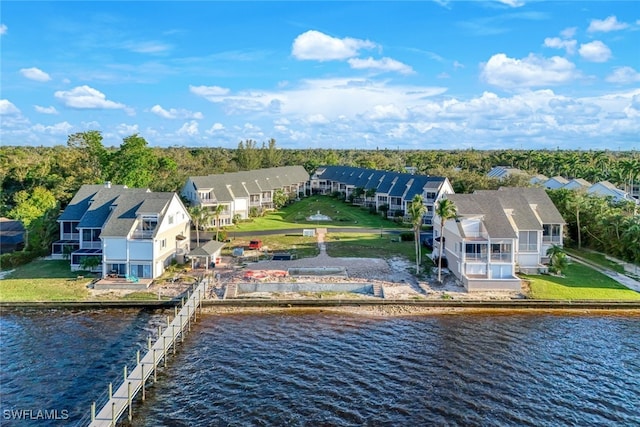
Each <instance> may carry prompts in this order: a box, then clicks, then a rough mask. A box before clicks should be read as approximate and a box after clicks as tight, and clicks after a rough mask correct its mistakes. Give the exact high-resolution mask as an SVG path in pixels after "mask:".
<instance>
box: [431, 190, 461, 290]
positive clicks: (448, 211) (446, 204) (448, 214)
mask: <svg viewBox="0 0 640 427" xmlns="http://www.w3.org/2000/svg"><path fill="white" fill-rule="evenodd" d="M435 214H436V215H437V216H438V217H439V218H440V249H439V250H438V282H442V252H444V236H443V235H442V233H443V231H444V224H445V222H447V220H450V219H454V218H455V217H456V216H457V215H458V212H457V208H456V205H455V204H454V203H453V202H452V201H451V200H449V199H440V201H439V202H438V204H437V205H436V209H435Z"/></svg>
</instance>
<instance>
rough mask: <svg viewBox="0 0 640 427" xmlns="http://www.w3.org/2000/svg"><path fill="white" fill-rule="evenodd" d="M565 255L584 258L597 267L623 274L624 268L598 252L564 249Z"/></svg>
mask: <svg viewBox="0 0 640 427" xmlns="http://www.w3.org/2000/svg"><path fill="white" fill-rule="evenodd" d="M564 250H565V252H566V253H567V255H575V256H577V257H580V258H584V259H586V260H587V261H590V262H592V263H594V264H596V265H599V266H601V267H604V268H608V269H609V270H613V271H616V272H618V273H621V274H624V267H623V266H622V265H620V264H618V263H617V262H614V261H611V260H610V259H608V258H607V257H606V256H605V255H604V254H601V253H599V252H593V251H590V250H584V249H583V250H578V249H574V248H567V247H565V248H564Z"/></svg>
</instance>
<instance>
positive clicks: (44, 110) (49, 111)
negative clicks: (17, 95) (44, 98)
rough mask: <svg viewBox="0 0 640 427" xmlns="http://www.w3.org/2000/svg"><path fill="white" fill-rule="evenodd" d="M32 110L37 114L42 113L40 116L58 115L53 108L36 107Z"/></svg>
mask: <svg viewBox="0 0 640 427" xmlns="http://www.w3.org/2000/svg"><path fill="white" fill-rule="evenodd" d="M34 108H35V110H36V111H37V112H38V113H42V114H58V110H56V107H54V106H50V107H41V106H40V105H36V106H35V107H34Z"/></svg>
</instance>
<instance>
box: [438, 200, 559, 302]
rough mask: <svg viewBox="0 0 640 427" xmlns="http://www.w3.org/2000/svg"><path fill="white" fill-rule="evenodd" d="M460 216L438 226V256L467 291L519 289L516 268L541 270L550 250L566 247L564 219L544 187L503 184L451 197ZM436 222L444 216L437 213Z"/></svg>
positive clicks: (543, 269) (521, 270)
mask: <svg viewBox="0 0 640 427" xmlns="http://www.w3.org/2000/svg"><path fill="white" fill-rule="evenodd" d="M446 198H447V199H449V200H451V201H452V202H453V204H454V205H455V207H456V211H457V216H456V218H455V219H450V220H447V221H446V222H445V226H444V230H443V232H442V236H440V227H434V237H435V238H434V250H433V254H432V256H433V257H434V260H435V259H437V257H438V254H439V253H440V251H442V256H443V258H445V259H446V261H447V266H448V268H449V270H450V271H451V272H452V273H453V274H454V275H455V276H456V277H457V278H458V279H459V280H460V281H461V282H462V284H463V285H464V286H465V288H466V289H467V291H475V290H514V291H519V290H520V287H521V281H520V279H519V278H518V277H517V276H516V273H517V272H522V273H538V272H541V271H546V270H547V269H548V266H547V265H545V264H546V263H548V261H549V260H548V257H547V250H548V249H549V248H550V247H552V246H553V245H558V246H562V242H563V241H562V235H563V227H564V220H563V218H562V216H561V215H560V212H559V211H558V210H557V209H556V207H555V206H554V204H553V202H552V201H551V199H550V198H549V196H548V195H547V193H546V192H545V190H544V189H542V188H514V187H510V188H501V189H499V190H494V191H490V190H482V191H476V192H475V193H473V194H449V195H447V196H446ZM436 221H437V223H440V219H439V218H436Z"/></svg>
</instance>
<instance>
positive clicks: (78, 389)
mask: <svg viewBox="0 0 640 427" xmlns="http://www.w3.org/2000/svg"><path fill="white" fill-rule="evenodd" d="M165 316H166V313H162V312H144V311H142V312H139V311H81V312H70V311H55V312H50V311H47V312H42V311H34V312H5V313H3V315H2V316H0V334H1V335H0V337H1V339H2V340H1V342H2V345H1V346H0V363H1V364H2V370H1V373H0V385H1V389H0V393H1V402H0V409H1V410H3V412H4V410H7V409H14V408H24V409H32V410H38V409H59V410H62V409H66V410H68V412H69V419H68V420H61V421H48V422H47V421H30V422H25V421H8V420H6V419H2V420H0V424H2V425H3V426H4V425H38V426H41V425H68V424H72V423H73V422H74V421H78V420H79V419H80V417H82V416H83V415H86V414H87V413H88V411H89V407H90V405H91V402H92V401H93V400H96V399H97V398H98V397H100V396H101V395H102V394H104V391H105V390H106V386H107V384H108V382H109V381H110V380H113V381H114V382H117V381H118V380H117V379H119V377H120V376H121V375H122V366H123V365H124V364H125V363H128V364H129V366H130V367H132V365H133V364H134V362H135V352H136V350H137V349H140V348H143V347H144V346H145V340H146V337H147V335H148V334H150V333H151V334H155V331H156V330H157V325H159V324H164V322H165ZM158 379H159V381H158V383H157V384H155V385H154V386H151V387H150V388H149V389H148V393H147V400H146V402H144V403H142V402H139V403H138V404H137V405H136V406H135V407H134V419H133V422H132V425H135V426H282V425H288V426H415V425H464V426H496V425H497V426H521V425H524V426H526V425H531V426H635V425H640V317H638V316H631V317H628V316H627V317H625V316H617V315H581V316H572V315H566V316H555V315H548V314H535V315H532V314H510V315H435V316H419V317H400V318H398V317H396V318H369V317H362V316H350V315H345V314H327V313H321V312H315V313H305V314H261V315H225V316H214V315H208V316H205V317H204V318H203V319H202V321H199V322H198V323H197V324H196V326H195V327H194V328H193V329H192V332H191V334H189V335H188V336H187V339H186V341H185V344H184V346H183V347H182V348H180V349H179V352H178V355H177V356H176V357H175V358H174V357H170V358H169V368H168V369H166V370H164V371H161V373H160V374H159V376H158ZM1 415H2V414H0V416H1Z"/></svg>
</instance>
